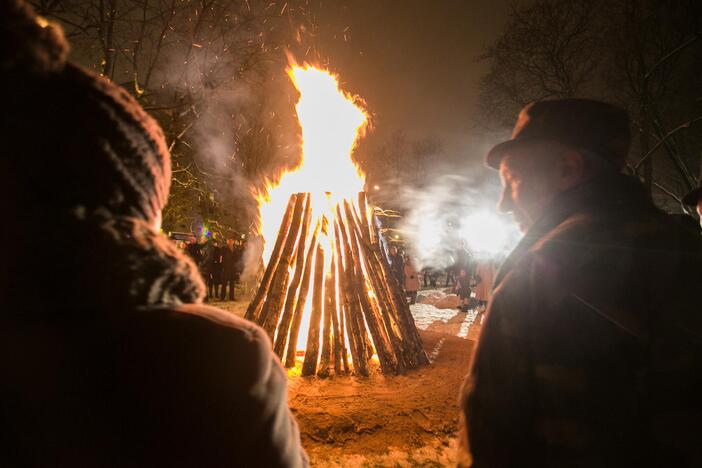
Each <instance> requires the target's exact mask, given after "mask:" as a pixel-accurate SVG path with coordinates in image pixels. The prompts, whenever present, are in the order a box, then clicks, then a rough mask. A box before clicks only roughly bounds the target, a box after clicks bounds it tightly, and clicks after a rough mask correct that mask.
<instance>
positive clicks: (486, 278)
mask: <svg viewBox="0 0 702 468" xmlns="http://www.w3.org/2000/svg"><path fill="white" fill-rule="evenodd" d="M475 276H476V280H478V284H477V285H476V286H475V299H476V300H478V301H487V300H489V299H490V296H491V292H492V283H493V281H495V266H494V263H493V262H492V260H484V261H480V262H478V263H477V264H476V266H475Z"/></svg>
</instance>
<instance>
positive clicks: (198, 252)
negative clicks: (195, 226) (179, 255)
mask: <svg viewBox="0 0 702 468" xmlns="http://www.w3.org/2000/svg"><path fill="white" fill-rule="evenodd" d="M202 249H203V246H202V245H201V244H199V243H197V242H196V243H194V244H188V245H186V246H185V252H186V253H187V254H188V255H190V258H192V259H193V261H194V262H195V264H196V265H199V264H200V263H201V262H202V259H203V255H202Z"/></svg>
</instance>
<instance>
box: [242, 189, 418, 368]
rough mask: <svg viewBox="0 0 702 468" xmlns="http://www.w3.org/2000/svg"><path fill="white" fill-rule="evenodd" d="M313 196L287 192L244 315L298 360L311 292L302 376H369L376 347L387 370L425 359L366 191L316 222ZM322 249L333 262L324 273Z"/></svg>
mask: <svg viewBox="0 0 702 468" xmlns="http://www.w3.org/2000/svg"><path fill="white" fill-rule="evenodd" d="M311 203H312V197H311V196H310V194H309V193H298V194H295V195H292V196H291V197H290V200H289V202H288V206H287V209H286V211H285V214H284V215H283V219H282V222H281V224H280V229H279V231H278V237H277V240H276V242H275V246H274V248H273V251H272V254H271V257H270V260H269V261H268V265H267V266H266V269H265V273H264V275H263V278H262V280H261V284H260V286H259V289H258V291H257V293H256V296H255V298H254V300H253V301H252V302H251V304H250V305H249V308H248V310H247V311H246V318H247V319H249V320H253V321H255V322H256V323H258V324H259V325H261V326H262V327H263V328H264V330H265V331H266V332H267V333H268V336H269V337H270V339H271V341H272V343H273V348H274V350H275V352H276V354H277V355H278V356H279V357H280V359H281V361H282V362H283V363H284V364H285V366H286V367H293V366H295V357H296V352H297V342H298V337H299V333H300V328H301V325H302V317H303V313H304V312H305V305H306V303H307V301H308V295H309V294H310V292H311V294H312V296H311V312H310V315H309V316H310V320H309V325H308V326H309V329H308V333H307V344H306V346H305V351H304V359H303V363H302V375H305V376H309V375H315V374H316V375H319V376H322V377H325V376H329V375H330V374H331V373H332V372H333V373H334V374H337V375H340V374H348V373H350V372H351V371H353V372H354V373H356V374H359V375H363V376H367V375H368V372H369V362H370V360H371V358H372V357H373V355H374V354H376V355H377V358H378V361H379V363H380V369H381V371H382V372H383V373H385V374H392V373H403V372H405V371H406V370H408V369H412V368H415V367H418V366H421V365H424V364H427V363H428V362H429V360H428V358H427V355H426V353H425V352H424V350H423V348H422V343H421V340H420V338H419V333H418V332H417V328H416V327H415V324H414V319H413V318H412V315H411V314H410V310H409V305H408V304H407V301H406V300H405V296H404V294H403V291H402V289H401V286H400V285H399V284H398V281H397V280H396V278H395V277H394V275H393V274H391V272H390V267H389V265H388V262H387V260H386V258H385V256H384V255H383V253H382V252H381V247H380V243H379V237H378V234H377V232H376V231H375V229H374V228H373V227H372V225H371V223H370V219H369V215H368V210H367V204H366V196H365V193H363V192H361V193H359V195H358V202H357V203H353V202H350V201H348V200H344V201H343V202H342V203H340V204H337V205H336V206H335V207H334V209H333V210H330V212H329V213H327V214H326V215H323V216H322V217H321V218H320V219H318V220H316V221H315V222H314V224H315V225H314V227H313V226H312V222H313V220H312V207H311ZM330 218H331V219H330ZM324 241H328V242H324ZM325 247H326V249H325ZM325 256H327V258H326V260H327V264H326V265H329V263H330V264H331V267H330V268H329V267H328V266H327V268H326V270H328V274H326V275H325ZM320 348H321V349H320ZM349 355H350V356H349ZM349 357H350V358H351V362H349Z"/></svg>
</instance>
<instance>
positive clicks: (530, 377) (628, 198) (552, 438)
mask: <svg viewBox="0 0 702 468" xmlns="http://www.w3.org/2000/svg"><path fill="white" fill-rule="evenodd" d="M701 275H702V256H701V254H700V241H699V238H696V237H694V236H690V235H689V233H688V232H687V231H685V230H683V229H681V228H680V227H679V226H678V225H677V224H676V223H675V222H674V221H672V220H671V219H670V217H668V216H667V215H665V214H664V213H662V212H661V211H659V210H657V209H656V208H655V207H654V206H653V204H652V203H651V201H650V200H649V199H648V197H647V195H646V193H645V192H644V191H643V189H642V188H641V186H640V185H639V184H638V183H637V182H634V181H632V180H630V179H628V178H626V177H624V176H619V175H617V176H614V175H612V176H608V177H602V178H599V179H598V180H595V181H591V182H590V183H587V184H585V185H583V186H580V187H577V188H575V189H573V190H571V191H569V192H566V193H564V194H562V195H561V196H560V197H559V199H557V200H556V201H555V202H554V203H553V204H552V205H551V207H550V210H549V212H548V214H547V215H546V216H545V217H544V218H542V219H541V220H539V221H537V223H536V224H535V225H534V226H533V227H532V228H531V229H530V230H529V232H528V233H527V235H526V236H525V238H524V239H523V240H522V242H521V243H520V244H519V246H518V247H517V248H516V249H515V251H514V252H513V253H512V255H511V256H510V257H509V258H508V259H507V261H506V262H505V264H504V265H503V268H502V270H501V271H500V273H499V275H498V277H497V279H496V289H495V292H494V296H493V298H492V300H491V302H490V305H489V308H488V311H487V317H486V321H485V324H484V325H483V327H484V328H483V331H482V335H481V337H480V341H479V344H478V348H477V351H476V354H475V357H474V361H473V363H472V366H471V371H470V374H469V376H468V378H467V380H466V383H465V386H464V400H463V403H464V417H465V421H467V434H468V437H467V442H468V446H469V449H470V451H471V452H472V455H473V460H474V466H476V467H482V466H486V467H503V466H505V467H511V466H539V467H545V466H568V467H573V466H578V467H580V466H583V467H594V466H597V467H601V466H676V467H679V466H700V463H702V444H700V440H702V424H701V423H700V421H702V397H701V396H700V395H702V320H701V315H702V300H700V296H699V295H700V285H702V281H701V278H702V276H701Z"/></svg>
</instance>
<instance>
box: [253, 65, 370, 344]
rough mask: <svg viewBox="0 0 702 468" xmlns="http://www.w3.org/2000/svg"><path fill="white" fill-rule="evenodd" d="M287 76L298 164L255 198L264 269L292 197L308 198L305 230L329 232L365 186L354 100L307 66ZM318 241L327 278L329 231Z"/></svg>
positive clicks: (363, 118)
mask: <svg viewBox="0 0 702 468" xmlns="http://www.w3.org/2000/svg"><path fill="white" fill-rule="evenodd" d="M288 75H289V76H290V79H291V80H292V82H293V84H294V85H295V87H296V89H297V90H298V91H299V92H300V98H299V100H298V101H297V104H296V106H295V109H296V111H297V116H298V120H299V122H300V127H301V129H302V132H301V133H302V160H301V162H300V164H299V165H298V167H296V168H295V169H294V170H292V171H289V172H287V173H284V174H282V176H281V178H280V183H279V184H278V185H275V186H274V185H271V184H269V186H268V187H266V191H265V193H263V194H262V195H260V196H259V208H260V215H261V226H260V229H261V234H262V235H263V238H264V242H265V246H264V252H263V260H264V262H265V263H266V264H268V262H269V260H270V257H271V253H272V249H273V245H274V243H275V239H276V237H277V235H278V232H277V231H278V228H279V226H280V222H281V219H282V218H283V214H284V212H285V209H286V206H287V204H288V200H289V198H290V196H291V195H293V194H295V193H310V197H311V199H310V200H311V203H310V206H311V213H312V217H311V223H310V228H312V227H313V226H315V225H316V224H317V222H321V220H322V218H326V222H327V223H328V225H329V226H333V220H334V219H335V216H336V215H335V208H336V206H337V204H338V203H339V202H342V201H343V200H344V199H349V200H354V199H355V198H356V197H357V195H358V192H360V191H362V190H363V185H364V182H365V180H364V176H363V174H362V172H361V171H360V170H359V169H358V168H357V167H356V166H355V165H354V163H353V161H352V160H351V153H352V151H353V149H354V146H355V144H356V141H357V139H358V137H359V135H360V134H361V133H362V131H363V130H364V129H365V126H366V124H367V122H368V117H367V115H366V113H365V111H364V110H363V109H362V108H361V107H359V105H357V102H356V99H354V97H352V96H351V95H349V94H347V93H345V92H344V91H342V90H341V89H340V88H339V82H338V79H337V77H336V76H335V75H334V74H332V73H331V72H329V71H327V70H321V69H319V68H315V67H313V66H311V65H308V64H305V65H303V66H298V65H292V66H291V67H290V68H289V69H288ZM310 237H311V236H308V238H307V246H309V244H310ZM318 241H319V245H320V246H321V248H322V249H323V250H324V252H325V256H324V257H325V258H324V260H325V261H324V269H325V271H324V276H325V277H326V276H327V275H328V274H329V273H330V271H331V259H332V257H333V255H332V248H333V247H332V246H333V245H334V239H333V229H329V230H327V232H320V234H319V238H318ZM307 246H306V247H305V248H307ZM308 261H312V259H308ZM310 299H311V295H309V296H308V298H307V302H306V306H305V312H304V314H303V318H302V326H301V327H300V334H299V338H298V342H297V349H304V347H305V343H306V340H307V329H308V325H307V324H308V322H309V317H310V308H311V304H310Z"/></svg>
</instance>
